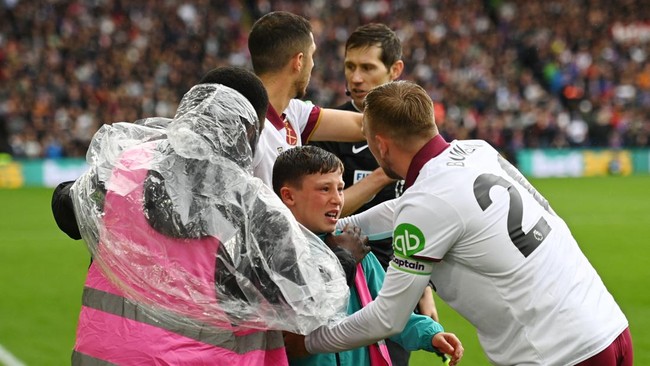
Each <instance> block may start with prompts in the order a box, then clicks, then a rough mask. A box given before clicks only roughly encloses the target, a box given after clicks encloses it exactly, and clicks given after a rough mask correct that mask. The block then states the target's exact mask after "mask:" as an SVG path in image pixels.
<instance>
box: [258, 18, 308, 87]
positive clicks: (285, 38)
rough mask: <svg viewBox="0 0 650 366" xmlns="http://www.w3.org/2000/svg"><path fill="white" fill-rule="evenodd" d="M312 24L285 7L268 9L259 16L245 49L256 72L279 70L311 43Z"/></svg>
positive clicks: (304, 50) (260, 73)
mask: <svg viewBox="0 0 650 366" xmlns="http://www.w3.org/2000/svg"><path fill="white" fill-rule="evenodd" d="M311 33H312V29H311V24H310V23H309V21H308V20H307V19H305V18H303V17H301V16H299V15H296V14H292V13H289V12H286V11H275V12H271V13H268V14H266V15H264V16H263V17H261V18H260V19H258V20H257V21H256V22H255V24H253V28H252V29H251V32H250V34H249V35H248V51H249V52H250V55H251V62H252V63H253V70H255V73H256V74H257V75H262V74H265V73H268V72H274V71H278V70H281V69H282V68H283V67H284V66H285V65H286V64H287V62H289V60H290V59H291V58H292V57H293V56H295V55H296V54H297V53H299V52H307V50H308V49H309V46H310V45H311V43H312V38H311Z"/></svg>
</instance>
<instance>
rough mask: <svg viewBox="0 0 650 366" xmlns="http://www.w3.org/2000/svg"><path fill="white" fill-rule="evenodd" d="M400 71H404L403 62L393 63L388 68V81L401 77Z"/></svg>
mask: <svg viewBox="0 0 650 366" xmlns="http://www.w3.org/2000/svg"><path fill="white" fill-rule="evenodd" d="M402 71H404V61H402V60H397V61H395V63H394V64H392V65H391V67H390V80H391V81H393V80H397V79H398V78H399V77H400V76H401V75H402Z"/></svg>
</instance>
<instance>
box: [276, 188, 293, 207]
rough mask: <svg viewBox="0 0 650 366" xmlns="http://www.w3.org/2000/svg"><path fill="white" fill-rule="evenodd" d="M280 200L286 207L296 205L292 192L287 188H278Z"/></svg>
mask: <svg viewBox="0 0 650 366" xmlns="http://www.w3.org/2000/svg"><path fill="white" fill-rule="evenodd" d="M280 199H281V200H282V202H283V203H284V204H285V205H286V206H287V207H291V206H293V205H295V203H296V199H295V197H294V195H293V190H292V189H291V188H289V187H287V186H284V187H282V188H280Z"/></svg>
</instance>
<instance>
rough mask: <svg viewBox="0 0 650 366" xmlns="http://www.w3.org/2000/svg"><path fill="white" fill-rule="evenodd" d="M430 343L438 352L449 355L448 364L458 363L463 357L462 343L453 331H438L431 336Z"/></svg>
mask: <svg viewBox="0 0 650 366" xmlns="http://www.w3.org/2000/svg"><path fill="white" fill-rule="evenodd" d="M431 344H432V345H433V346H434V347H435V348H436V349H438V351H439V352H440V353H445V354H448V355H450V356H451V361H450V362H449V365H450V366H455V365H457V364H458V362H459V361H460V359H461V358H463V352H464V351H465V350H464V349H463V345H462V344H461V343H460V340H459V339H458V337H456V335H455V334H453V333H445V332H440V333H438V334H436V335H434V336H433V339H431Z"/></svg>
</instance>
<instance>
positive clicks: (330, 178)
mask: <svg viewBox="0 0 650 366" xmlns="http://www.w3.org/2000/svg"><path fill="white" fill-rule="evenodd" d="M343 186H344V182H343V173H342V172H341V171H340V170H337V171H336V172H332V173H325V174H320V173H316V174H310V175H306V176H304V177H303V179H302V187H301V188H297V187H293V186H285V187H282V190H283V192H281V197H282V201H284V203H285V205H287V207H289V209H290V210H291V212H292V213H293V216H294V217H295V218H296V220H297V221H298V222H299V223H301V224H302V225H304V226H305V227H306V228H307V229H309V230H310V231H311V232H313V233H315V234H324V233H330V232H333V231H334V230H335V228H336V222H337V221H338V219H339V216H340V215H341V208H342V207H343Z"/></svg>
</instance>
